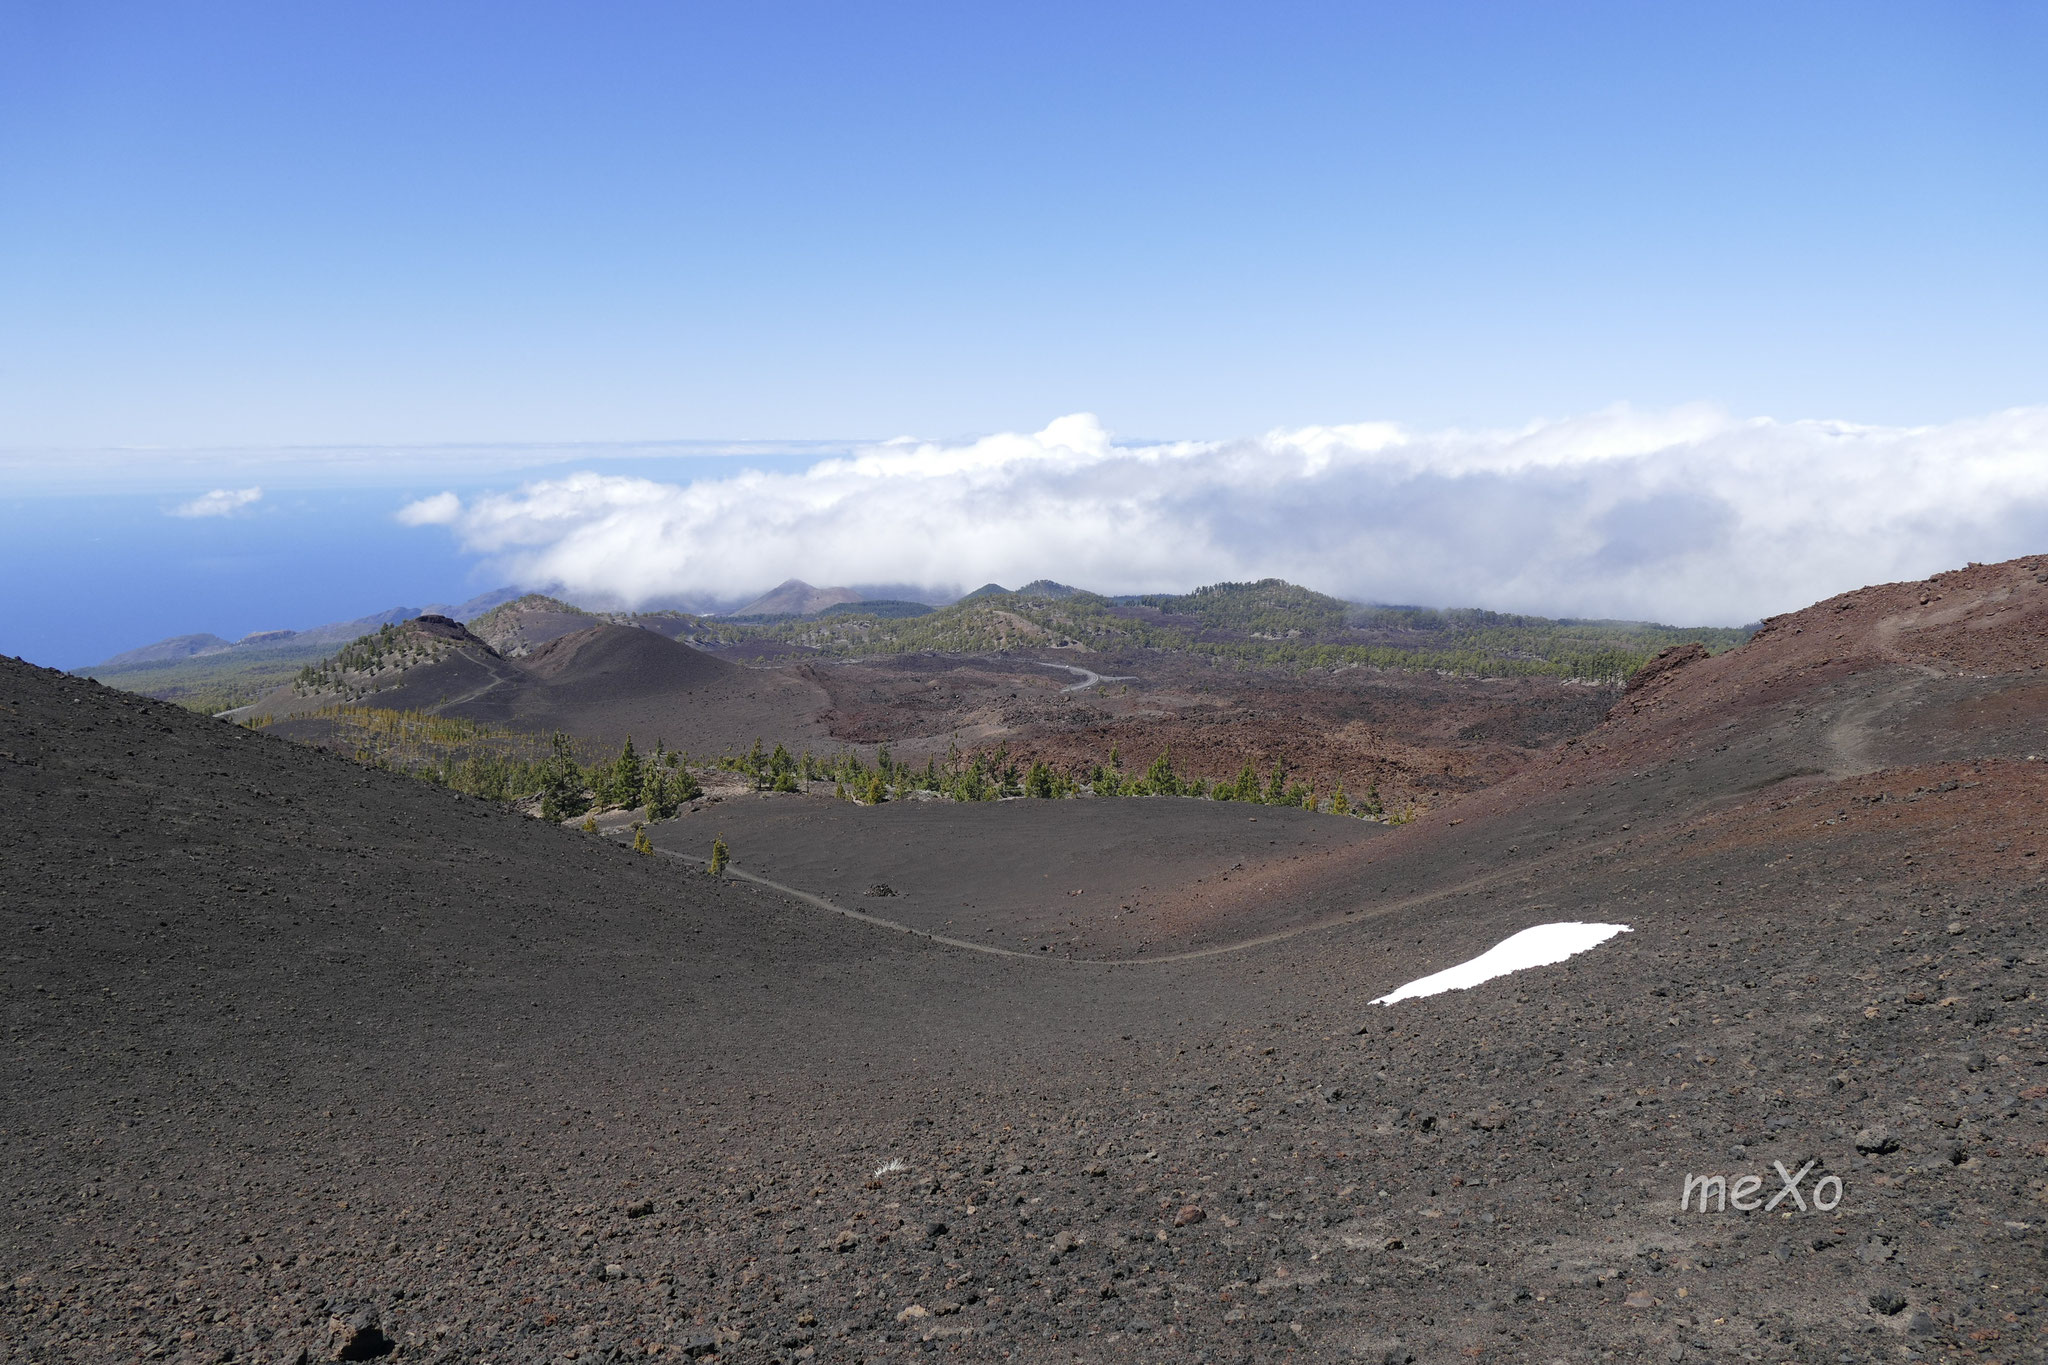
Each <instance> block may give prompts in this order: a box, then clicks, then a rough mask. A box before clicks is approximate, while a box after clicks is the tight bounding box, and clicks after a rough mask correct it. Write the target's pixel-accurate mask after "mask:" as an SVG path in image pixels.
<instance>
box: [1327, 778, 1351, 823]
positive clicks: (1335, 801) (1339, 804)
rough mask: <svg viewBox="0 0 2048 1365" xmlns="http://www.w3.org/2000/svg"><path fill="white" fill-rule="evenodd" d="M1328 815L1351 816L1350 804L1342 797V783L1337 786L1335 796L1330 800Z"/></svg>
mask: <svg viewBox="0 0 2048 1365" xmlns="http://www.w3.org/2000/svg"><path fill="white" fill-rule="evenodd" d="M1330 814H1332V815H1349V814H1351V802H1350V801H1349V800H1347V799H1346V798H1345V796H1344V784H1343V783H1342V782H1339V783H1338V784H1337V794H1336V795H1335V796H1333V797H1331V798H1330Z"/></svg>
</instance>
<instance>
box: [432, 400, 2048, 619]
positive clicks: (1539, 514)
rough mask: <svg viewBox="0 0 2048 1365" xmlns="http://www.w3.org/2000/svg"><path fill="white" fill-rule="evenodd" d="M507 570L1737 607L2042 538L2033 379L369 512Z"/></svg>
mask: <svg viewBox="0 0 2048 1365" xmlns="http://www.w3.org/2000/svg"><path fill="white" fill-rule="evenodd" d="M399 517H400V520H401V521H403V522H405V523H407V524H409V525H414V526H445V527H447V528H449V529H450V530H451V531H452V532H453V533H454V535H455V536H456V537H457V538H458V541H459V543H460V544H461V546H462V547H463V548H464V549H466V550H468V551H469V552H471V553H474V554H476V555H479V556H482V557H485V558H486V559H487V560H488V561H490V563H491V564H492V566H493V567H494V568H495V569H497V570H498V571H499V572H501V573H502V574H503V575H504V576H505V577H506V578H508V579H509V580H511V581H514V582H518V583H521V584H525V585H530V586H544V585H545V586H555V587H558V588H560V589H561V590H563V591H564V592H567V593H569V594H571V595H573V596H576V597H578V598H579V599H590V600H593V601H596V600H602V601H608V602H614V603H618V604H620V605H639V604H645V603H648V602H655V601H661V600H675V599H677V598H689V597H700V598H701V597H711V598H720V599H725V600H735V599H738V598H743V597H746V596H749V595H751V594H753V593H756V592H759V591H761V590H764V589H766V588H768V587H770V586H772V585H773V584H775V583H777V582H779V581H780V580H782V579H784V578H789V577H797V578H802V579H805V580H807V581H809V582H811V583H815V584H841V583H876V582H895V583H919V584H930V585H934V586H939V585H960V586H964V587H969V588H971V587H974V586H977V585H979V584H981V583H983V582H986V581H994V582H999V583H1003V584H1005V585H1007V586H1010V587H1017V586H1019V585H1021V584H1022V583H1024V582H1026V581H1028V580H1030V579H1034V578H1054V579H1058V580H1060V581H1062V582H1067V583H1073V584H1076V585H1078V586H1082V587H1087V588H1092V589H1095V590H1097V591H1101V592H1110V593H1122V592H1162V591H1184V590H1186V589H1189V588H1192V587H1196V586H1198V585H1201V584H1204V583H1212V582H1217V581H1221V580H1227V579H1254V578H1265V577H1280V578H1286V579H1290V580H1292V581H1294V582H1297V583H1302V584H1305V585H1307V586H1310V587H1314V588H1317V589H1320V590H1322V591H1324V592H1329V593H1334V594H1336V595H1339V596H1343V597H1349V598H1353V599H1356V600H1360V601H1377V602H1400V603H1421V604H1427V605H1436V606H1483V607H1490V608H1493V609H1496V610H1505V611H1526V612H1535V613H1540V614H1544V615H1551V616H1601V617H1627V618H1647V619H1656V620H1663V621H1671V622H1677V623H1683V624H1728V625H1733V624H1740V623H1742V622H1746V621H1751V620H1755V619H1758V618H1760V617H1762V616H1764V615H1767V614H1771V613H1774V612H1778V611H1784V610H1788V609H1791V608H1796V607H1799V606H1803V605H1805V604H1806V603H1808V602H1811V601H1814V600H1816V599H1818V598H1821V597H1826V596H1829V595H1831V594H1833V593H1836V592H1840V591H1843V590H1845V589H1848V588H1852V587H1857V586H1860V585H1862V584H1865V583H1871V582H1882V581H1888V580H1893V579H1902V578H1916V577H1923V576H1925V575H1927V574H1929V573H1932V572H1934V571H1935V570H1938V569H1943V568H1948V567H1952V566H1956V565H1960V564H1962V563H1965V562H1967V561H1971V560H1976V561H1991V560H1997V559H2003V558H2009V557H2011V556H2014V555H2019V554H2024V553H2028V552H2033V551H2042V550H2048V408H2039V407H2036V408H2016V409H2012V410H2009V411H2006V412H2000V413H1996V414H1992V415H1989V416H1985V417H1979V418H1972V419H1968V420H1963V421H1955V422H1949V423H1946V424H1943V425H1939V426H1927V427H1910V428H1908V427H1877V426H1860V425H1854V424H1850V423H1845V422H1832V421H1778V420H1773V419H1769V418H1739V417H1735V416H1732V415H1730V414H1729V413H1727V412H1725V411H1722V410H1720V409H1718V408H1715V407H1711V406H1705V405H1699V406H1687V407H1681V408H1676V409H1672V410H1669V411H1662V412H1639V411H1635V410H1632V409H1629V408H1626V407H1617V408H1612V409H1608V410H1605V411H1602V412H1597V413H1592V414H1589V415H1585V416H1580V417H1572V418H1566V419H1563V420H1554V421H1541V422H1532V423H1530V424H1529V425H1527V426H1525V427H1523V428H1521V429H1519V430H1513V431H1457V430H1451V431H1431V432H1424V431H1411V430H1407V429H1404V428H1402V427H1400V426H1396V425H1392V424H1387V423H1370V422H1368V423H1359V424H1355V425H1349V426H1326V427H1305V428H1302V429H1300V430H1292V431H1274V432H1271V433H1269V434H1267V435H1265V436H1262V437H1257V438H1249V439H1241V440H1229V441H1180V442H1171V443H1164V444H1124V443H1119V442H1117V441H1115V440H1113V439H1112V438H1111V436H1110V434H1109V433H1108V432H1107V431H1106V430H1105V429H1104V428H1103V426H1102V424H1101V423H1100V422H1099V421H1097V420H1096V418H1095V417H1093V416H1091V415H1088V414H1076V415H1073V416H1068V417H1062V418H1060V419H1059V420H1058V421H1055V422H1053V423H1052V424H1050V425H1049V426H1047V427H1046V428H1045V429H1044V430H1042V431H1037V432H1033V433H1029V434H1023V433H1015V432H1006V433H1003V434H1000V435H994V436H988V437H984V438H982V439H979V440H974V441H967V442H958V443H935V442H924V441H915V440H908V439H906V440H898V441H891V442H886V443H882V444H879V445H875V446H872V447H868V448H865V449H863V450H861V451H860V452H858V453H857V454H855V455H854V456H852V457H850V458H843V459H830V460H826V461H823V462H821V463H819V464H817V465H815V466H813V467H811V468H809V469H807V470H805V471H803V472H801V473H761V472H754V471H749V472H745V473H739V474H735V475H732V476H729V477H723V478H709V479H700V480H697V481H695V482H692V483H688V484H675V483H662V482H657V481H654V480H650V479H644V478H635V477H629V476H618V475H610V474H606V475H599V474H586V475H574V476H570V477H566V478H557V479H549V480H546V481H542V482H533V483H528V484H526V485H525V486H523V487H520V488H518V489H516V490H513V491H509V492H501V493H492V494H486V495H483V496H475V497H471V498H469V499H467V500H465V499H463V498H460V497H458V496H457V495H455V494H453V493H443V494H439V495H437V496H434V497H430V498H425V499H422V500H420V501H417V502H414V503H411V504H410V505H408V506H406V507H405V508H404V509H403V510H402V511H401V512H400V513H399Z"/></svg>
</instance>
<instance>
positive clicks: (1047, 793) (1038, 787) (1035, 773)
mask: <svg viewBox="0 0 2048 1365" xmlns="http://www.w3.org/2000/svg"><path fill="white" fill-rule="evenodd" d="M1024 794H1025V795H1026V796H1037V797H1052V796H1057V795H1058V794H1059V793H1058V791H1057V790H1056V789H1055V784H1054V782H1053V776H1052V769H1050V768H1048V767H1046V766H1045V764H1043V763H1040V762H1037V761H1036V760H1034V761H1033V762H1032V764H1031V772H1030V773H1029V774H1028V775H1027V776H1026V777H1025V779H1024Z"/></svg>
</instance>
